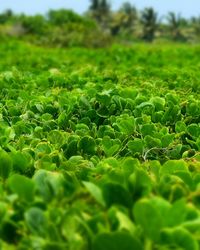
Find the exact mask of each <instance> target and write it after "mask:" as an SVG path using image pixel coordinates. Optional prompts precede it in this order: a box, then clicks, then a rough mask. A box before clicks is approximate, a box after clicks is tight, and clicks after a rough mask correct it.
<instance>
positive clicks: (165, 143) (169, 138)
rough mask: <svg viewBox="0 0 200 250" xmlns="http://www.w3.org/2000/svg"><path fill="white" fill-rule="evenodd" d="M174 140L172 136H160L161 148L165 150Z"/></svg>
mask: <svg viewBox="0 0 200 250" xmlns="http://www.w3.org/2000/svg"><path fill="white" fill-rule="evenodd" d="M173 140H174V134H167V135H164V136H162V138H161V142H162V147H163V148H166V147H168V146H169V145H170V144H171V143H172V142H173Z"/></svg>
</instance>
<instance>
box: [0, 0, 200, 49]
mask: <svg viewBox="0 0 200 250" xmlns="http://www.w3.org/2000/svg"><path fill="white" fill-rule="evenodd" d="M90 2H91V4H90V6H89V8H88V10H87V11H86V12H85V13H83V14H82V15H80V14H77V13H75V12H74V11H72V10H68V9H59V10H49V12H48V13H46V14H45V15H41V14H36V15H32V16H29V15H27V14H16V13H13V12H12V11H11V10H6V11H4V12H3V13H0V38H1V39H2V38H3V37H16V38H20V39H23V40H25V41H29V42H31V43H34V44H37V45H38V44H40V45H43V46H44V45H45V46H48V47H52V46H53V47H74V46H76V47H77V46H78V47H92V48H94V47H95V48H96V47H107V46H108V45H110V44H112V43H116V42H118V43H123V44H132V43H134V42H138V41H144V42H153V41H154V40H155V41H159V42H161V41H176V42H187V43H199V41H200V18H199V17H191V18H188V19H186V18H184V17H182V16H180V15H177V14H176V13H174V12H169V13H166V15H165V16H160V15H159V13H157V12H156V11H155V10H154V9H153V8H151V7H149V8H145V9H143V10H138V9H137V8H136V7H135V6H134V5H132V4H131V3H129V2H125V3H123V4H122V5H121V7H120V8H119V9H118V10H113V9H112V6H111V4H110V1H108V0H91V1H90Z"/></svg>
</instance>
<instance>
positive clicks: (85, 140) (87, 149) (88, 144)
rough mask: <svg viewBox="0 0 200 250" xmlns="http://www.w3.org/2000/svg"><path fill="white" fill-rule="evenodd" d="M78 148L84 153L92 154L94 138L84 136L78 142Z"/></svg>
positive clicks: (94, 146) (94, 148)
mask: <svg viewBox="0 0 200 250" xmlns="http://www.w3.org/2000/svg"><path fill="white" fill-rule="evenodd" d="M78 149H79V150H80V151H81V152H83V153H84V154H89V155H93V154H95V150H96V143H95V140H94V139H93V138H92V137H90V136H84V137H82V138H81V139H80V141H79V143H78Z"/></svg>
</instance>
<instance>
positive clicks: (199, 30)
mask: <svg viewBox="0 0 200 250" xmlns="http://www.w3.org/2000/svg"><path fill="white" fill-rule="evenodd" d="M190 23H191V26H192V28H193V30H194V33H195V35H197V36H198V37H199V36H200V17H192V18H191V20H190Z"/></svg>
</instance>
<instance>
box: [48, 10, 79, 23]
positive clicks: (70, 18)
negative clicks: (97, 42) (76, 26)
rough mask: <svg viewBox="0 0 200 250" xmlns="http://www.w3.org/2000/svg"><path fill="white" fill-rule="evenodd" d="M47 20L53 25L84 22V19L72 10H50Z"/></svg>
mask: <svg viewBox="0 0 200 250" xmlns="http://www.w3.org/2000/svg"><path fill="white" fill-rule="evenodd" d="M47 19H48V21H49V22H50V23H51V24H54V25H63V24H67V23H70V22H71V23H72V22H82V21H83V17H81V16H80V15H78V14H77V13H75V12H74V11H72V10H66V9H60V10H50V11H49V12H48V13H47Z"/></svg>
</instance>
